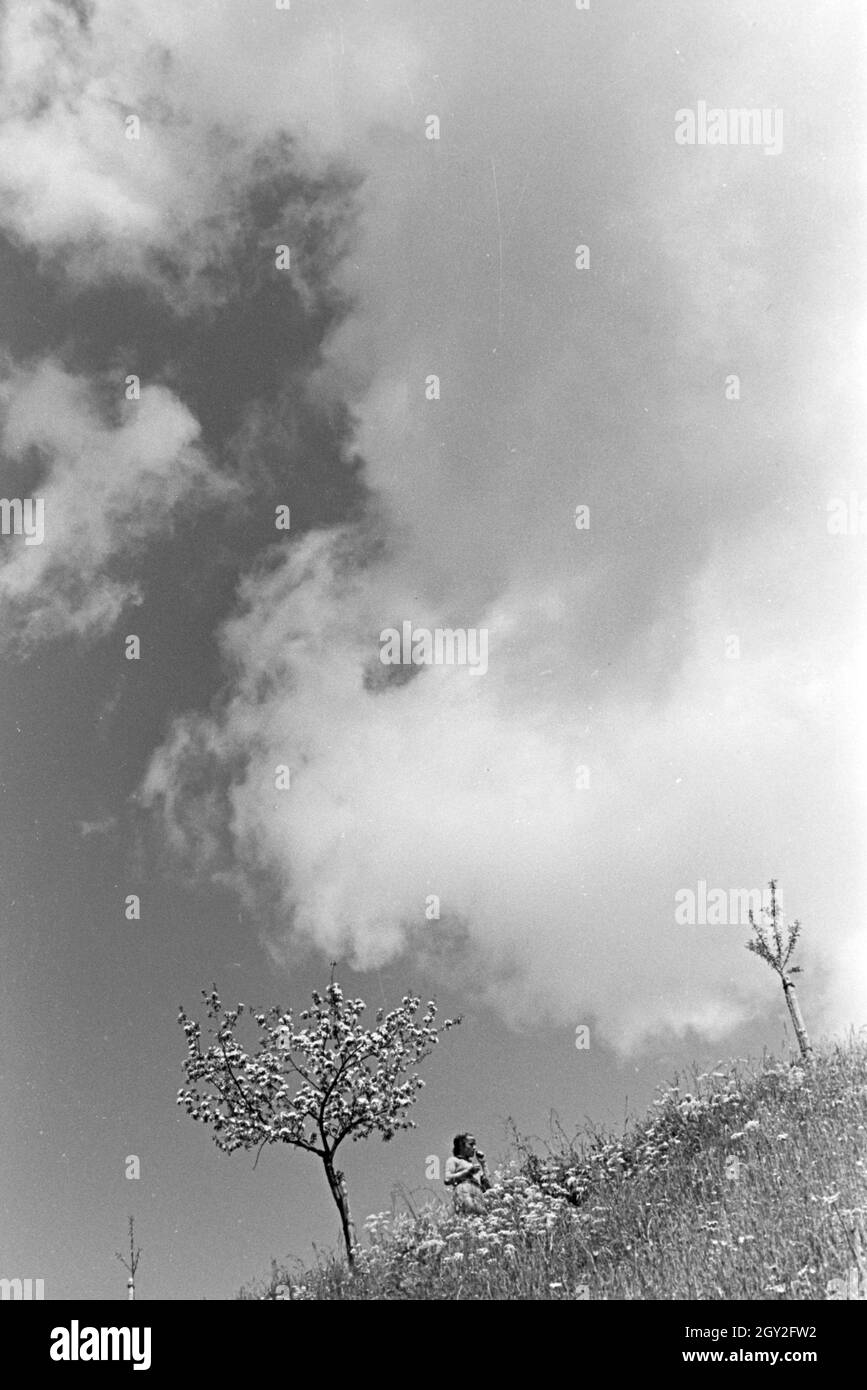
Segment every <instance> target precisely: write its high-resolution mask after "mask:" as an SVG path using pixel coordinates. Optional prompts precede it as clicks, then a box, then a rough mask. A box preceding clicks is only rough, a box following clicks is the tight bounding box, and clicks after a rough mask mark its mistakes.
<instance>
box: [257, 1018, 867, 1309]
mask: <svg viewBox="0 0 867 1390" xmlns="http://www.w3.org/2000/svg"><path fill="white" fill-rule="evenodd" d="M687 1082H688V1084H687ZM491 1176H492V1180H493V1186H492V1189H491V1191H490V1192H489V1193H488V1195H487V1199H486V1202H487V1205H486V1210H485V1212H484V1213H483V1214H482V1215H478V1216H465V1215H461V1216H459V1215H456V1214H455V1213H454V1211H453V1210H452V1207H451V1204H450V1202H449V1201H448V1200H447V1199H444V1200H442V1201H438V1200H429V1201H427V1202H426V1203H425V1204H424V1205H422V1206H417V1205H415V1204H413V1203H412V1202H411V1201H410V1202H408V1203H407V1209H405V1210H400V1211H388V1212H379V1213H376V1214H374V1215H372V1216H370V1217H368V1219H367V1221H366V1222H365V1223H364V1232H365V1234H364V1238H363V1239H362V1241H361V1243H360V1246H359V1248H358V1251H357V1255H356V1261H355V1267H354V1268H352V1269H351V1268H350V1267H349V1265H348V1264H347V1262H346V1260H345V1259H344V1258H343V1256H342V1255H340V1254H337V1253H335V1254H328V1255H320V1256H319V1259H318V1263H316V1264H315V1265H313V1266H312V1267H308V1268H301V1267H300V1266H296V1265H291V1264H280V1263H278V1262H276V1261H272V1269H271V1274H270V1276H268V1277H267V1278H264V1279H262V1280H261V1281H258V1282H256V1283H254V1284H251V1285H248V1286H246V1287H245V1288H243V1289H241V1290H240V1292H239V1294H238V1295H237V1297H238V1298H239V1299H242V1300H250V1299H255V1300H263V1299H264V1300H273V1299H283V1300H290V1301H295V1300H307V1299H317V1300H318V1299H350V1300H366V1299H371V1300H392V1299H433V1300H436V1299H470V1300H472V1299H484V1300H487V1299H508V1300H525V1299H528V1300H537V1299H543V1300H548V1299H558V1300H563V1299H570V1300H575V1299H579V1300H594V1299H597V1300H598V1299H721V1300H726V1301H728V1300H736V1299H748V1300H765V1299H771V1300H780V1301H786V1300H795V1301H797V1300H804V1299H828V1298H861V1299H865V1298H867V1261H865V1258H864V1256H863V1255H862V1239H863V1235H864V1233H865V1221H867V1038H865V1036H864V1034H863V1033H862V1034H859V1035H851V1036H850V1037H849V1038H848V1039H846V1040H845V1041H840V1042H830V1043H825V1044H823V1045H822V1046H821V1047H817V1048H816V1051H815V1053H814V1055H813V1057H812V1059H808V1060H804V1059H798V1061H790V1060H788V1059H784V1060H775V1059H774V1058H772V1057H769V1056H766V1057H764V1058H763V1059H762V1060H761V1061H759V1062H753V1063H750V1062H746V1061H732V1062H727V1063H719V1064H718V1065H717V1066H716V1067H715V1068H714V1069H713V1070H712V1071H710V1072H705V1073H702V1074H699V1075H693V1076H691V1077H689V1078H680V1077H675V1078H674V1080H673V1081H672V1082H671V1083H670V1084H668V1085H666V1086H664V1087H661V1088H660V1090H659V1094H658V1098H657V1099H656V1101H655V1102H654V1103H653V1105H652V1107H651V1108H650V1109H649V1111H648V1113H647V1114H646V1115H644V1116H643V1117H641V1118H635V1119H633V1120H631V1121H629V1122H628V1124H627V1125H626V1127H625V1131H624V1133H623V1134H622V1135H621V1136H620V1137H614V1136H612V1135H610V1134H605V1133H602V1132H587V1131H585V1132H584V1133H583V1134H581V1135H579V1136H578V1137H576V1138H574V1139H570V1138H567V1137H566V1135H565V1134H564V1133H563V1132H562V1131H559V1132H558V1134H557V1135H556V1136H555V1137H553V1138H552V1139H551V1140H550V1141H549V1142H548V1143H546V1144H542V1145H540V1144H538V1143H530V1142H529V1141H527V1140H524V1139H522V1138H521V1136H519V1135H517V1134H516V1135H515V1136H514V1142H513V1146H512V1150H511V1152H510V1153H509V1155H508V1156H507V1157H506V1159H505V1160H504V1161H503V1163H502V1164H501V1165H500V1167H499V1168H497V1169H495V1170H494V1172H493V1173H492V1175H491Z"/></svg>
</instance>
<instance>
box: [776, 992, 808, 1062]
mask: <svg viewBox="0 0 867 1390" xmlns="http://www.w3.org/2000/svg"><path fill="white" fill-rule="evenodd" d="M783 993H784V994H785V996H786V1003H787V1004H788V1006H789V1013H790V1014H791V1016H792V1025H793V1027H794V1029H795V1036H796V1037H797V1039H798V1046H799V1047H800V1049H801V1056H802V1057H803V1058H804V1059H805V1060H806V1061H809V1060H810V1058H811V1057H812V1055H813V1048H812V1046H811V1044H810V1039H809V1037H808V1035H807V1029H806V1026H805V1024H804V1016H803V1014H802V1013H801V1005H800V1003H799V1001H798V996H797V995H796V993H795V986H794V985H793V984H792V981H791V980H790V979H789V978H788V976H786V975H784V976H783Z"/></svg>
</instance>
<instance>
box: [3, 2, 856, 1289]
mask: <svg viewBox="0 0 867 1390" xmlns="http://www.w3.org/2000/svg"><path fill="white" fill-rule="evenodd" d="M863 57H864V24H863V17H862V15H861V13H860V7H859V6H858V5H857V4H855V3H852V0H828V3H826V4H823V5H822V6H816V5H814V4H808V3H807V2H806V0H735V2H734V3H731V4H729V5H727V6H725V7H722V6H719V5H718V4H715V3H712V0H672V2H671V3H667V4H664V5H653V6H650V5H647V4H646V3H640V0H609V2H608V3H605V2H604V0H592V3H591V5H590V7H589V8H588V9H578V7H577V6H576V5H575V4H573V3H571V0H545V3H529V0H527V3H521V0H472V3H468V0H427V3H424V4H419V3H412V4H410V3H406V2H404V3H399V2H398V0H370V3H364V4H361V3H359V2H358V0H354V3H349V0H292V3H291V5H290V6H288V7H287V8H285V9H280V8H278V7H277V5H276V3H274V0H270V3H269V0H243V3H239V2H238V0H208V3H205V2H204V0H186V3H185V4H184V5H177V4H173V3H171V0H148V3H146V4H145V3H143V2H141V3H140V0H127V3H125V4H124V5H123V6H120V5H117V4H112V3H109V2H108V0H66V3H59V0H33V2H32V3H24V0H6V4H5V5H4V7H3V9H2V15H0V285H2V305H3V314H2V325H0V331H2V345H0V469H2V481H0V489H2V496H3V497H4V498H6V499H28V498H29V499H43V503H44V535H43V536H42V537H41V539H40V540H38V541H37V537H36V535H35V534H33V535H31V536H30V537H29V538H26V537H25V535H23V534H16V533H15V532H14V529H12V528H11V527H9V526H6V525H5V524H4V533H3V534H2V535H0V657H2V660H0V692H2V693H0V792H2V808H3V834H2V836H0V924H2V925H0V932H2V936H0V949H2V972H0V1078H2V1080H0V1085H2V1096H3V1107H4V1112H5V1118H6V1124H5V1125H4V1126H3V1138H2V1141H0V1170H2V1183H0V1263H2V1266H3V1267H2V1268H0V1275H2V1276H4V1277H21V1278H26V1277H31V1278H44V1279H45V1281H46V1297H47V1298H66V1297H76V1298H94V1299H111V1298H117V1297H122V1296H123V1293H124V1281H125V1277H126V1276H125V1274H124V1272H123V1271H122V1270H121V1267H120V1265H119V1264H118V1262H117V1261H116V1260H115V1258H114V1252H115V1251H117V1250H122V1249H123V1246H124V1241H125V1233H126V1222H127V1216H128V1214H129V1213H132V1214H134V1216H135V1219H136V1231H137V1236H138V1241H139V1243H140V1245H141V1247H142V1249H143V1252H144V1253H143V1256H142V1262H141V1267H140V1271H139V1277H138V1288H139V1295H140V1296H141V1297H143V1298H145V1299H153V1298H170V1299H177V1298H203V1297H206V1298H230V1297H232V1296H233V1295H234V1293H235V1292H236V1291H237V1289H238V1288H239V1287H240V1285H241V1284H242V1283H244V1282H245V1281H247V1280H249V1279H252V1278H254V1277H257V1276H262V1275H265V1274H267V1272H268V1267H269V1263H270V1259H271V1257H272V1256H276V1257H279V1258H282V1257H284V1256H289V1257H291V1258H293V1259H297V1260H309V1259H312V1258H313V1257H314V1254H313V1247H314V1244H315V1246H316V1247H318V1248H319V1249H320V1250H327V1249H330V1248H332V1247H333V1246H335V1244H336V1239H337V1222H336V1213H335V1211H334V1209H333V1207H332V1206H331V1202H330V1197H329V1195H328V1192H327V1189H326V1187H325V1183H324V1181H323V1178H322V1175H321V1174H320V1173H319V1172H318V1171H317V1170H316V1167H315V1165H314V1164H313V1163H312V1161H311V1160H309V1159H308V1158H307V1156H305V1155H302V1154H299V1153H296V1152H293V1151H288V1150H285V1149H277V1148H274V1149H270V1148H269V1150H268V1151H267V1152H266V1153H265V1154H263V1157H262V1159H261V1161H260V1163H259V1165H258V1167H257V1168H256V1170H255V1172H253V1171H252V1156H249V1155H243V1154H235V1155H232V1156H231V1157H227V1156H225V1155H223V1154H220V1153H219V1152H218V1151H217V1150H216V1149H215V1147H214V1145H213V1143H212V1142H211V1140H210V1138H209V1136H208V1134H207V1132H206V1131H205V1130H204V1129H202V1128H201V1127H198V1126H195V1125H193V1124H192V1123H191V1121H190V1120H189V1119H188V1118H187V1117H186V1116H185V1115H184V1114H183V1113H182V1111H181V1110H180V1109H179V1108H178V1107H177V1106H176V1105H175V1096H176V1092H177V1088H178V1087H179V1086H180V1085H181V1084H182V1081H183V1073H182V1069H181V1064H182V1060H183V1056H184V1046H183V1035H182V1033H181V1031H180V1029H179V1028H178V1026H177V1023H176V1018H177V1012H178V1007H179V1005H180V1004H183V1005H185V1006H186V1007H187V1009H195V1007H196V1002H197V1000H198V998H199V991H200V990H202V989H204V988H207V987H209V986H210V985H211V983H212V982H215V983H216V984H217V985H218V987H219V988H220V990H221V992H222V994H223V997H224V998H225V999H226V1000H227V1001H231V1002H235V1001H236V1000H243V1001H245V1002H247V1003H251V1004H255V1005H256V1006H262V1007H267V1006H268V1005H270V1004H272V1003H280V1004H289V1003H293V1004H295V1005H296V1007H298V1006H300V1005H302V1004H303V1002H304V999H305V998H306V997H307V996H309V993H310V990H311V989H314V988H317V987H318V988H322V987H323V986H324V984H325V983H327V980H328V976H329V971H330V963H331V962H332V961H334V962H336V963H337V976H338V978H339V979H340V980H341V982H342V983H343V985H344V987H345V988H347V989H349V990H351V991H352V992H353V993H357V994H360V995H361V997H363V998H364V999H365V1000H367V1001H368V1002H369V1004H370V1005H371V1008H372V1009H375V1008H376V1007H379V1006H380V1005H381V1004H385V1005H387V1006H388V1005H392V1004H396V1003H397V1002H399V1000H400V998H401V997H402V996H403V994H404V993H405V992H407V990H413V991H417V992H418V993H419V994H420V995H421V996H422V997H423V998H425V999H427V998H436V1000H437V1001H438V1005H439V1007H440V1009H441V1011H442V1014H443V1016H445V1015H456V1014H460V1015H461V1016H462V1017H463V1020H464V1021H463V1023H462V1025H461V1027H460V1028H459V1029H457V1030H456V1031H454V1032H451V1033H450V1034H449V1035H448V1037H447V1038H446V1039H445V1040H444V1041H443V1043H442V1045H441V1046H440V1047H439V1048H438V1049H437V1051H436V1053H435V1055H434V1056H433V1057H432V1058H431V1059H430V1060H429V1062H427V1063H426V1064H425V1066H424V1071H423V1075H424V1076H425V1078H426V1080H427V1083H428V1084H427V1087H426V1089H425V1090H424V1091H423V1092H422V1095H421V1099H420V1101H419V1102H418V1105H417V1107H416V1111H415V1119H416V1121H417V1124H418V1128H417V1129H416V1130H413V1131H409V1132H407V1133H406V1134H404V1135H402V1136H400V1137H399V1138H398V1139H396V1140H395V1141H394V1142H393V1143H391V1144H389V1146H388V1147H387V1148H384V1147H383V1146H382V1145H381V1144H380V1143H379V1142H378V1141H376V1140H370V1141H368V1142H366V1143H365V1144H362V1145H357V1146H354V1147H353V1148H352V1149H351V1151H350V1152H349V1153H348V1154H347V1155H346V1157H345V1162H344V1167H345V1169H346V1173H347V1179H348V1182H349V1190H350V1197H351V1199H352V1202H353V1208H354V1214H355V1216H356V1219H357V1221H358V1222H359V1224H360V1223H361V1222H362V1221H363V1218H364V1216H365V1215H366V1214H367V1213H368V1212H373V1211H380V1210H385V1209H387V1208H388V1207H390V1205H391V1203H392V1201H393V1200H395V1201H398V1202H400V1201H401V1200H402V1199H401V1198H400V1197H399V1196H395V1194H396V1192H397V1190H398V1188H402V1189H403V1190H404V1191H406V1192H408V1193H410V1194H413V1200H420V1199H423V1197H424V1195H425V1192H426V1191H430V1192H441V1191H442V1189H441V1188H439V1187H438V1186H437V1184H436V1183H428V1182H427V1181H426V1178H425V1169H426V1161H427V1159H428V1157H429V1156H430V1155H438V1156H439V1157H440V1159H441V1161H444V1159H445V1157H446V1155H447V1154H448V1152H449V1151H450V1145H451V1138H452V1135H453V1134H454V1133H456V1132H457V1131H459V1130H461V1129H468V1128H469V1129H472V1131H473V1132H474V1133H475V1134H476V1135H477V1137H478V1138H479V1142H480V1144H482V1145H483V1147H484V1148H485V1150H486V1152H487V1153H488V1156H489V1161H490V1160H491V1159H496V1158H497V1156H499V1155H502V1154H503V1153H505V1151H506V1148H507V1143H508V1122H509V1120H510V1119H511V1120H513V1121H514V1123H515V1124H516V1125H517V1126H518V1128H519V1129H520V1130H521V1131H522V1132H526V1133H530V1134H536V1135H540V1136H544V1134H545V1133H546V1132H547V1129H548V1127H549V1124H550V1120H551V1115H552V1112H555V1113H556V1115H557V1116H558V1117H559V1120H560V1121H561V1122H562V1123H563V1125H564V1126H565V1128H566V1129H567V1130H568V1131H569V1132H572V1131H574V1130H575V1128H576V1127H578V1126H580V1125H582V1124H584V1123H585V1122H595V1123H602V1124H609V1125H612V1126H614V1127H617V1128H619V1127H620V1126H621V1125H622V1124H623V1121H624V1116H625V1115H626V1114H628V1113H633V1112H634V1111H636V1110H639V1111H640V1109H641V1108H642V1107H644V1106H645V1105H647V1104H648V1103H649V1102H650V1101H651V1100H652V1097H653V1094H654V1088H655V1087H656V1086H657V1085H659V1084H662V1083H664V1082H665V1081H667V1080H669V1079H670V1078H671V1077H672V1076H673V1075H674V1073H675V1072H676V1071H677V1070H678V1069H680V1070H683V1069H688V1068H689V1067H690V1066H691V1064H692V1063H693V1062H694V1063H695V1064H696V1065H697V1067H698V1068H699V1069H700V1070H701V1069H705V1070H706V1069H707V1068H708V1067H710V1066H712V1065H713V1064H714V1063H715V1062H716V1061H717V1060H718V1059H720V1058H722V1057H727V1056H731V1055H752V1056H758V1055H761V1054H762V1052H763V1050H764V1049H766V1048H767V1049H771V1050H780V1049H783V1050H784V1051H785V1050H786V1049H788V1048H790V1047H791V1046H792V1043H793V1038H792V1034H791V1030H790V1028H789V1026H788V1022H787V1016H786V1011H785V1006H784V1001H783V996H782V992H781V991H780V990H779V988H778V986H777V984H776V982H775V980H774V979H773V977H772V976H771V974H770V973H769V972H768V971H767V970H764V969H762V967H761V964H760V963H759V962H757V961H756V960H755V959H754V958H753V957H752V956H750V955H748V954H747V952H746V951H745V950H744V949H743V945H744V942H745V940H746V938H747V935H748V928H747V927H746V925H745V924H744V923H743V922H742V921H738V920H735V921H732V920H725V919H724V920H722V921H720V920H718V919H717V918H716V917H714V915H713V914H712V913H710V914H706V916H708V917H710V920H709V921H702V920H698V921H695V922H692V923H690V922H688V921H687V922H684V921H683V920H682V916H683V914H678V913H677V912H676V904H677V903H678V902H681V903H682V902H683V901H685V898H684V895H688V894H689V893H694V894H695V897H696V900H698V899H699V897H700V895H701V889H700V887H699V885H700V884H702V883H704V884H705V885H706V886H707V892H708V893H710V892H711V891H712V890H714V889H718V890H721V891H722V892H723V893H724V894H725V895H726V901H727V902H731V895H738V894H741V893H743V892H746V891H755V892H758V891H759V890H761V889H762V888H763V886H764V885H766V884H767V882H768V881H769V879H770V878H771V877H774V878H776V879H778V880H779V882H780V885H781V889H782V894H783V900H784V904H785V908H786V911H787V912H788V914H789V916H796V917H798V918H800V919H801V921H802V922H803V924H804V927H803V938H802V944H803V951H802V955H803V960H802V963H803V965H804V971H805V973H804V975H803V976H802V977H801V984H800V989H799V992H800V994H801V997H802V1005H803V1009H804V1013H805V1015H806V1018H807V1022H808V1024H809V1026H810V1027H811V1029H812V1031H813V1032H814V1034H815V1035H816V1036H817V1037H821V1036H830V1035H839V1034H840V1033H841V1032H843V1031H845V1030H846V1029H847V1028H849V1027H853V1026H854V1027H860V1026H863V1025H864V1023H865V1007H864V1005H865V994H867V942H865V935H864V926H863V923H864V915H865V913H864V909H865V875H864V863H865V856H864V831H865V784H867V747H865V739H864V734H863V709H864V694H865V676H867V656H865V631H864V616H865V578H867V576H865V544H867V542H865V535H867V480H865V478H864V476H863V446H862V440H861V438H860V437H859V431H860V430H861V429H862V428H863V400H864V389H863V388H864V364H865V339H864V332H863V321H864V320H863V306H864V257H863V250H862V247H863V232H864V200H863V190H864V180H863V165H862V162H861V161H862V159H863V155H861V154H859V143H860V140H859V137H860V136H861V135H862V133H863V120H864V109H863V104H864V98H863V95H862V91H861V84H859V81H858V66H859V61H858V60H859V58H860V59H863ZM745 109H746V110H751V111H757V112H763V113H765V120H764V125H762V123H761V122H759V126H758V127H757V128H756V129H757V131H758V132H759V134H760V135H761V131H765V132H767V138H765V137H764V136H761V138H751V139H750V140H747V139H745V138H744V139H740V140H738V141H737V142H735V141H727V143H725V144H722V143H720V142H718V141H717V142H714V141H713V140H711V139H710V138H709V136H708V128H707V122H706V120H705V116H704V113H706V112H707V111H708V110H722V111H723V112H725V113H727V112H729V111H741V110H745ZM685 111H686V112H688V113H695V118H696V120H695V127H694V133H695V135H696V138H695V139H694V140H693V142H692V143H686V142H684V141H681V140H679V139H678V138H676V132H677V131H678V129H681V130H683V128H684V122H685V119H686V118H684V117H683V114H682V113H683V112H685ZM679 113H680V114H679ZM690 119H691V117H690ZM737 128H738V126H737V121H736V122H735V129H737ZM750 130H751V131H752V125H751V124H750ZM772 130H773V131H774V132H775V135H774V138H773V139H771V138H770V132H771V131H772ZM754 135H755V132H754ZM582 248H583V249H582ZM859 494H860V495H859ZM861 499H863V500H864V517H863V519H862V518H861V516H860V512H859V507H860V502H861ZM286 508H288V509H289V518H290V521H289V525H288V528H286V527H285V526H282V527H281V526H278V524H277V523H278V518H279V517H280V516H281V515H282V516H284V517H285V510H283V509H286ZM841 516H842V517H843V522H842V524H841V523H840V517H841ZM28 540H29V541H30V542H32V543H28ZM405 622H408V623H410V624H412V625H413V629H414V630H417V629H423V630H427V631H430V632H434V631H435V630H437V629H452V630H454V629H461V630H464V631H466V632H468V633H469V632H474V633H480V632H484V633H485V634H486V641H487V653H488V654H487V661H486V669H484V670H482V669H481V667H479V669H477V670H473V669H472V666H471V665H470V666H468V665H466V664H464V665H461V664H452V665H446V664H429V665H422V664H418V663H410V664H408V665H400V666H390V665H386V664H384V663H383V662H382V660H381V649H382V641H383V639H382V634H383V632H384V631H385V630H386V629H389V628H396V629H398V630H401V629H402V624H403V623H405ZM131 638H137V639H138V642H137V643H132V645H131V644H130V639H131ZM136 648H137V656H134V657H133V659H130V652H131V651H135V650H136ZM279 768H285V769H288V771H289V773H290V777H289V783H290V784H289V786H288V787H284V786H280V787H278V785H277V769H279ZM133 894H134V895H136V896H137V897H138V898H139V900H140V916H139V917H138V919H130V918H128V917H127V915H126V910H125V905H126V902H127V899H128V897H129V895H133ZM434 900H435V901H436V903H437V908H436V912H438V915H434V909H432V907H431V904H432V902H434ZM679 915H680V918H681V919H680V920H678V916H679ZM732 915H733V913H732V912H729V913H728V916H729V918H730V917H731V916H732ZM697 916H698V917H699V918H701V916H702V914H701V912H700V911H698V912H697ZM579 1028H588V1029H589V1043H590V1045H589V1047H581V1048H579V1047H577V1046H576V1040H577V1034H576V1030H577V1029H579ZM129 1155H136V1156H137V1157H138V1158H139V1160H140V1166H141V1176H140V1178H138V1179H128V1178H127V1177H126V1176H125V1172H126V1167H127V1164H126V1159H127V1156H129Z"/></svg>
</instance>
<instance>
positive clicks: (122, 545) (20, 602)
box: [0, 360, 232, 646]
mask: <svg viewBox="0 0 867 1390" xmlns="http://www.w3.org/2000/svg"><path fill="white" fill-rule="evenodd" d="M119 390H120V388H118V391H119ZM0 398H2V433H0V445H2V449H3V452H4V454H5V455H6V460H7V470H6V471H7V475H8V481H11V480H12V479H13V477H16V476H17V480H18V482H19V485H20V494H19V495H21V496H29V497H31V498H34V499H35V498H41V499H42V500H43V502H44V518H45V522H44V524H45V535H44V539H43V541H42V543H41V544H33V545H27V544H25V543H24V537H21V536H15V535H9V536H5V537H4V538H3V541H2V546H3V548H2V552H0V605H2V607H3V609H4V610H5V619H6V634H7V638H10V637H13V636H14V637H16V638H17V639H18V640H20V641H21V642H22V643H23V644H24V645H25V646H27V645H29V644H30V643H32V642H33V641H35V640H37V639H44V638H46V637H54V636H58V635H61V634H66V633H74V634H77V635H87V636H97V635H100V634H102V633H104V632H106V631H108V630H109V629H110V628H111V627H112V626H113V624H114V623H115V622H116V621H117V619H118V617H119V616H120V614H121V612H122V611H123V609H124V608H125V607H126V606H127V605H128V604H131V603H137V602H139V601H140V599H141V591H140V586H139V583H138V581H137V579H136V578H135V576H134V574H133V573H131V569H130V563H131V561H133V560H134V559H135V558H136V556H137V555H138V554H139V553H140V552H141V550H142V549H143V548H144V546H145V545H146V544H147V543H148V542H149V541H150V540H152V539H153V537H154V536H156V535H158V534H161V533H163V532H165V530H166V529H167V528H169V527H171V525H172V524H173V523H174V521H175V520H176V518H177V516H178V515H179V514H180V511H181V508H182V507H189V506H193V505H198V506H202V505H205V504H212V503H214V502H215V501H218V500H225V499H226V498H227V496H229V495H230V493H231V491H232V484H231V482H229V481H228V480H226V479H225V478H221V477H220V476H219V475H218V474H216V473H215V472H213V471H212V470H211V469H210V468H209V466H208V463H207V461H206V459H205V457H204V455H203V454H202V452H201V450H200V449H199V447H198V444H197V437H198V434H199V427H198V424H197V422H196V420H195V419H194V418H193V416H192V415H191V414H190V412H189V410H187V408H186V407H185V406H184V405H183V404H182V402H181V401H179V400H178V399H177V397H176V396H174V395H173V393H172V392H171V391H169V390H168V389H167V388H165V387H163V386H148V385H145V386H143V387H142V388H141V395H140V399H139V400H136V401H126V400H124V401H123V408H118V409H117V411H116V413H117V417H118V418H117V419H116V420H112V419H110V418H108V415H107V412H106V410H105V409H104V408H103V407H102V406H101V404H100V403H99V400H98V398H97V392H96V388H95V384H94V383H91V382H89V381H88V380H87V379H86V378H83V377H78V376H74V375H72V374H71V373H69V372H67V371H66V370H65V369H64V368H63V367H62V366H61V365H60V364H59V363H57V362H55V361H52V360H44V361H42V362H40V363H38V364H37V365H36V366H34V367H29V368H15V369H12V370H10V371H9V372H8V373H7V375H6V377H5V379H4V381H3V383H2V387H0ZM8 481H7V488H6V495H7V496H8V495H9V494H10V492H11V489H10V488H9V486H8Z"/></svg>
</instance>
